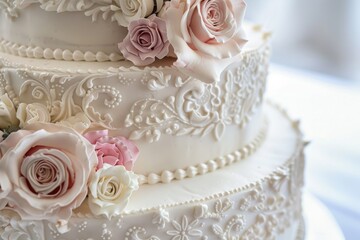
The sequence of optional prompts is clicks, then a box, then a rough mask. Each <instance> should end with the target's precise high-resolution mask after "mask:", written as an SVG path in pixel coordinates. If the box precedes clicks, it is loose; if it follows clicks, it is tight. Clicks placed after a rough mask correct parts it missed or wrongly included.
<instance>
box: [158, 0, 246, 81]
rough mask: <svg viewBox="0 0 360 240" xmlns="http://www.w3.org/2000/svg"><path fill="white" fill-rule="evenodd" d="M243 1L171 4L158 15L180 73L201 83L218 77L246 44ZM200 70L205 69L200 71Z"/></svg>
mask: <svg viewBox="0 0 360 240" xmlns="http://www.w3.org/2000/svg"><path fill="white" fill-rule="evenodd" d="M245 8H246V4H245V2H244V0H173V1H170V2H166V3H165V6H164V9H163V10H162V12H161V13H160V15H161V17H162V18H164V19H165V20H166V24H167V29H168V38H169V42H170V44H171V46H172V47H173V48H174V52H175V54H176V56H177V61H176V62H175V65H176V66H177V67H179V69H180V70H183V71H185V72H186V73H188V74H191V75H192V76H194V77H197V78H199V79H200V80H202V81H205V82H214V81H219V80H220V75H221V73H222V72H223V71H224V70H225V69H226V68H227V67H228V66H229V65H231V64H232V63H234V62H236V61H239V59H238V58H236V56H238V55H239V54H240V52H241V50H242V48H243V46H244V45H245V43H246V42H247V40H246V39H245V33H244V31H243V26H242V25H243V17H244V13H245ZM203 66H208V67H206V68H204V67H203Z"/></svg>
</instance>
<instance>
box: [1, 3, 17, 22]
mask: <svg viewBox="0 0 360 240" xmlns="http://www.w3.org/2000/svg"><path fill="white" fill-rule="evenodd" d="M1 10H3V11H4V12H5V14H6V15H7V16H8V17H10V18H17V17H18V12H17V6H16V5H15V4H14V1H13V0H0V11H1Z"/></svg>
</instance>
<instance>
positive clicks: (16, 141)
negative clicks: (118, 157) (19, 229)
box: [0, 123, 97, 223]
mask: <svg viewBox="0 0 360 240" xmlns="http://www.w3.org/2000/svg"><path fill="white" fill-rule="evenodd" d="M0 151H1V153H2V154H3V156H2V158H1V159H0V176H1V177H0V210H1V209H2V208H4V207H5V206H6V205H7V207H9V208H11V209H12V210H13V211H15V212H17V213H18V214H19V215H20V216H21V218H22V219H24V220H49V221H51V222H54V223H59V222H62V223H64V222H66V221H67V220H68V219H69V218H70V217H71V215H72V210H73V209H75V208H77V207H79V206H80V205H81V204H82V202H83V201H84V200H85V198H86V196H87V193H88V182H89V181H90V179H91V176H92V175H93V174H94V173H95V167H96V164H97V157H96V154H95V151H94V147H93V146H92V145H91V144H90V143H89V142H88V141H87V140H86V139H85V138H84V137H83V136H81V135H80V134H78V133H77V132H75V131H74V130H72V129H70V128H66V127H62V126H58V125H55V124H46V123H41V124H29V125H27V126H26V127H25V129H24V130H19V131H17V132H13V133H11V134H10V135H9V136H8V137H7V138H6V139H5V140H4V141H3V142H1V143H0Z"/></svg>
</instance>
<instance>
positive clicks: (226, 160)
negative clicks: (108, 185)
mask: <svg viewBox="0 0 360 240" xmlns="http://www.w3.org/2000/svg"><path fill="white" fill-rule="evenodd" d="M264 122H265V123H264V126H263V127H262V129H261V130H260V131H259V133H258V135H257V136H256V137H255V138H254V139H253V140H252V141H251V142H250V143H248V144H247V145H245V146H244V147H242V148H241V149H238V150H236V151H234V152H232V153H230V154H227V155H225V156H222V157H217V158H215V159H213V160H209V161H207V162H204V163H200V164H198V165H195V166H189V167H187V168H186V169H176V170H175V171H169V170H164V171H162V173H161V174H156V173H150V174H148V175H138V177H139V184H140V185H144V184H150V185H154V184H157V183H170V182H172V181H175V180H183V179H185V178H193V177H195V176H198V175H204V174H206V173H210V172H214V171H216V170H219V169H222V168H224V167H226V166H230V165H232V164H233V163H236V162H239V161H241V160H245V159H247V158H248V157H249V156H251V155H252V154H254V153H255V152H256V150H258V149H259V148H260V146H261V145H262V143H263V142H264V140H265V138H266V135H267V130H268V126H269V124H268V120H265V121H264Z"/></svg>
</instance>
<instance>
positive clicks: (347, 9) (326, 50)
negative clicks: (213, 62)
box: [247, 0, 360, 84]
mask: <svg viewBox="0 0 360 240" xmlns="http://www.w3.org/2000/svg"><path fill="white" fill-rule="evenodd" d="M247 4H248V12H247V18H248V19H249V20H251V21H254V22H258V23H261V24H263V25H264V26H265V27H266V28H267V29H269V30H271V31H273V32H274V35H273V36H274V37H273V61H274V62H277V63H281V64H286V65H289V66H294V67H300V68H306V69H309V70H314V71H319V72H322V73H326V74H331V75H334V76H337V77H340V78H343V79H349V80H357V81H358V82H360V1H359V0H247ZM359 84H360V83H359Z"/></svg>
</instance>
